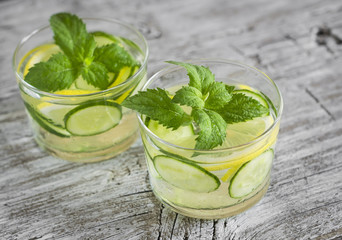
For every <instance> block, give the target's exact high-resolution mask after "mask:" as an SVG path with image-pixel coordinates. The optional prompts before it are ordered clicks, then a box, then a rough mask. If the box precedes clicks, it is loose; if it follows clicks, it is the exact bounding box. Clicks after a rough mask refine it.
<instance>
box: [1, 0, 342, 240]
mask: <svg viewBox="0 0 342 240" xmlns="http://www.w3.org/2000/svg"><path fill="white" fill-rule="evenodd" d="M60 11H69V12H73V13H76V14H79V15H81V16H101V17H112V18H118V19H121V20H123V21H125V22H129V23H132V24H133V25H135V26H136V27H138V28H139V29H140V31H141V32H142V33H143V34H144V36H145V37H146V38H147V40H148V44H149V46H150V59H149V75H152V74H153V73H154V72H155V71H157V69H158V68H159V67H160V66H161V65H162V64H161V63H162V62H163V61H165V60H170V59H175V60H186V59H194V58H208V57H215V58H228V59H234V60H239V61H243V62H245V63H248V64H251V65H254V66H256V67H259V68H260V69H262V70H263V71H265V72H267V73H268V75H269V76H271V78H273V79H274V80H275V82H276V83H277V84H278V85H279V87H280V89H281V91H282V94H283V98H284V102H285V108H284V114H283V118H282V123H281V130H280V135H279V141H278V144H277V153H276V160H275V164H274V169H273V170H274V171H273V176H272V181H271V185H270V188H269V191H268V193H267V194H266V196H265V197H264V198H263V199H262V200H261V202H260V203H258V204H257V205H256V206H254V207H253V208H251V209H250V210H248V211H247V212H245V213H242V214H240V215H238V216H235V217H231V218H227V219H220V220H210V221H208V220H197V219H191V218H187V217H183V216H181V215H179V214H176V213H174V212H172V211H170V210H169V209H167V208H164V207H163V206H162V205H161V204H160V203H159V202H158V200H157V199H156V198H155V197H154V195H153V193H152V192H151V188H150V186H149V181H148V173H147V168H146V163H145V159H144V153H143V147H142V143H141V141H140V140H138V141H137V142H136V143H135V144H134V145H133V146H132V147H131V148H130V149H129V150H128V151H127V152H125V153H123V154H121V155H120V156H118V157H116V158H114V159H111V160H109V161H104V162H100V163H96V164H75V163H69V162H66V161H62V160H58V159H55V158H53V157H51V156H48V155H47V154H46V153H44V152H42V151H41V150H40V149H39V148H38V147H37V145H36V143H35V142H34V140H33V138H32V133H31V131H30V129H29V126H28V122H27V117H26V115H25V111H24V106H23V104H22V102H21V99H20V96H19V91H18V88H17V85H16V82H15V77H14V74H13V72H12V70H11V69H12V67H11V57H12V54H13V51H14V48H15V47H16V44H17V43H18V42H19V40H20V39H21V38H22V37H24V36H25V35H27V34H28V33H29V32H30V31H31V30H33V29H34V28H37V27H40V26H42V25H45V24H46V23H47V21H48V18H49V16H50V15H51V14H53V13H56V12H60ZM341 76H342V1H340V0H328V1H319V0H305V1H298V0H292V1H271V0H261V1H252V0H246V1H231V0H229V1H226V0H217V1H204V0H201V1H199V0H186V1H183V0H176V1H158V0H147V1H139V0H131V1H119V0H115V1H111V0H97V1H77V0H72V1H67V0H58V1H53V0H45V1H39V0H27V1H18V0H15V1H0V84H1V85H0V86H1V87H0V158H1V159H0V161H1V163H0V239H6V240H7V239H9V240H11V239H27V240H43V239H215V240H217V239H232V240H238V239H239V240H240V239H262V240H268V239H331V240H333V239H334V240H337V239H342V158H341V155H342V78H341Z"/></svg>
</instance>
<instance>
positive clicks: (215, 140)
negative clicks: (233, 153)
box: [191, 109, 227, 150]
mask: <svg viewBox="0 0 342 240" xmlns="http://www.w3.org/2000/svg"><path fill="white" fill-rule="evenodd" d="M191 116H192V117H193V119H194V121H195V123H196V124H197V125H198V126H199V128H200V131H199V133H198V137H197V138H196V146H195V148H196V149H204V150H207V149H212V148H214V147H217V146H219V145H222V143H223V141H224V140H225V138H226V127H227V123H226V122H225V120H224V119H223V118H222V117H221V116H220V114H218V113H216V112H214V111H211V110H202V109H193V111H192V113H191Z"/></svg>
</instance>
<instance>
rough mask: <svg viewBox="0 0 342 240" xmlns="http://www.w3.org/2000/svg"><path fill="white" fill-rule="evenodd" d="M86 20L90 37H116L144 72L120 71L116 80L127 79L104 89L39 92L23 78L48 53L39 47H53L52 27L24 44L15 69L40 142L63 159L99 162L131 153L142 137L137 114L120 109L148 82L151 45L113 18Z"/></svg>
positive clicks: (34, 131) (15, 53) (18, 52)
mask: <svg viewBox="0 0 342 240" xmlns="http://www.w3.org/2000/svg"><path fill="white" fill-rule="evenodd" d="M82 20H83V21H84V22H85V24H86V26H87V30H88V32H105V33H108V34H111V35H113V36H115V40H116V41H118V42H119V43H120V44H122V46H123V47H125V48H126V50H127V51H128V52H130V54H131V55H132V56H133V57H134V58H135V59H136V60H137V61H138V62H140V67H139V68H138V67H137V68H136V69H134V71H132V69H122V70H121V71H120V73H119V74H118V75H119V76H121V75H125V76H126V78H127V77H128V76H129V77H128V78H127V79H126V80H124V81H121V82H120V81H119V83H118V84H116V85H115V84H114V85H115V86H114V85H112V86H111V87H110V88H108V89H106V90H98V91H83V90H80V91H77V90H76V91H75V90H71V91H70V90H66V91H63V90H62V91H60V92H57V93H50V92H44V91H41V90H39V89H37V88H35V87H33V86H32V85H30V84H28V83H27V82H25V80H24V75H25V74H26V73H25V71H26V72H27V71H28V70H27V69H25V66H26V65H27V64H28V62H29V61H32V56H35V54H36V55H39V53H38V54H37V52H38V51H42V50H43V51H44V50H46V49H44V47H41V46H43V45H44V44H47V43H53V32H52V30H51V28H50V26H45V27H42V28H39V29H37V30H35V31H33V32H32V33H31V34H29V35H28V36H26V37H25V38H23V39H22V40H21V42H20V43H19V45H18V46H17V48H16V50H15V52H14V56H13V69H14V72H15V75H16V78H17V82H18V85H19V89H20V93H21V96H22V99H23V101H24V104H25V106H26V110H27V113H28V116H29V119H30V122H31V126H32V129H33V134H34V138H35V140H36V142H37V143H38V144H39V145H40V146H41V147H42V148H43V149H45V150H46V151H47V152H49V153H50V154H52V155H54V156H56V157H58V158H61V159H65V160H69V161H75V162H96V161H100V160H104V159H108V158H111V157H113V156H115V155H117V154H119V153H120V152H122V151H124V150H126V149H128V148H129V146H130V145H131V144H132V143H133V142H134V141H135V140H136V138H137V136H138V128H139V127H138V122H137V120H136V116H135V113H134V112H133V111H131V110H130V109H127V108H124V107H121V106H120V103H121V102H122V101H123V100H124V99H125V98H126V97H127V96H129V95H130V94H134V92H136V91H138V90H140V89H141V87H142V86H143V85H144V83H145V82H146V68H147V59H148V46H147V42H146V40H145V38H144V37H143V35H142V34H141V33H140V32H139V31H138V30H136V29H135V28H134V27H132V26H131V25H128V24H125V23H122V22H120V21H117V20H113V19H103V18H84V19H82ZM107 40H108V39H107ZM26 68H27V67H26ZM119 76H117V78H119ZM122 79H124V78H122ZM43 80H44V79H42V81H43ZM85 109H87V110H85ZM79 110H83V111H79ZM74 113H77V114H78V115H77V114H76V115H75V114H74ZM72 114H74V115H72ZM71 115H72V117H70V116H71ZM67 118H68V120H67ZM69 119H70V121H69ZM71 119H72V120H73V121H71ZM67 124H68V125H67Z"/></svg>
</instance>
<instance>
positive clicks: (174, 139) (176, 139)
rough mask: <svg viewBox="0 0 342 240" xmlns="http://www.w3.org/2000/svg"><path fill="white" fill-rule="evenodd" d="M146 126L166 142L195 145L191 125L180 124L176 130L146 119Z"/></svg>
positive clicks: (178, 144) (187, 146) (188, 146)
mask: <svg viewBox="0 0 342 240" xmlns="http://www.w3.org/2000/svg"><path fill="white" fill-rule="evenodd" d="M147 127H148V128H149V129H150V130H151V132H153V133H154V134H155V135H157V136H158V137H159V138H161V139H163V140H164V141H166V142H169V143H172V144H174V145H177V146H181V147H186V148H194V147H195V144H196V141H195V139H196V137H197V135H195V132H194V129H193V126H192V125H187V126H181V127H179V128H178V129H176V130H172V129H171V128H166V127H164V126H163V125H161V124H159V123H158V122H157V121H154V120H152V119H151V120H150V121H148V125H147Z"/></svg>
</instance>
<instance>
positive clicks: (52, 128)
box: [24, 102, 71, 137]
mask: <svg viewBox="0 0 342 240" xmlns="http://www.w3.org/2000/svg"><path fill="white" fill-rule="evenodd" d="M24 104H25V106H26V109H27V111H28V113H29V114H30V116H31V117H32V118H33V120H35V121H36V123H37V124H38V125H39V126H40V127H42V128H43V129H45V130H46V131H48V132H50V133H52V134H54V135H57V136H59V137H70V136H71V134H70V133H69V132H68V131H67V130H66V129H65V128H63V127H62V126H58V125H55V124H54V123H52V122H51V120H50V119H47V118H45V117H44V116H43V115H41V114H40V113H39V112H38V111H36V110H35V109H34V108H33V107H32V106H31V105H30V104H28V103H26V102H24Z"/></svg>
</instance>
